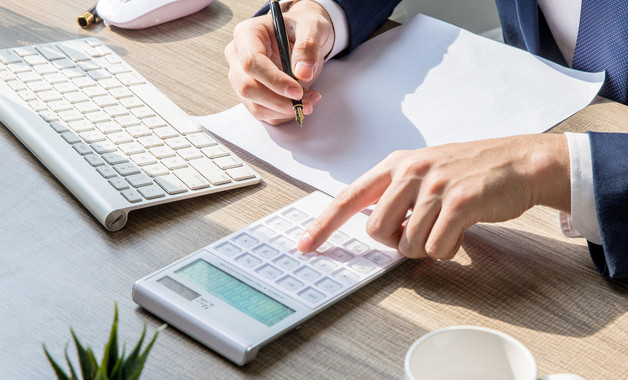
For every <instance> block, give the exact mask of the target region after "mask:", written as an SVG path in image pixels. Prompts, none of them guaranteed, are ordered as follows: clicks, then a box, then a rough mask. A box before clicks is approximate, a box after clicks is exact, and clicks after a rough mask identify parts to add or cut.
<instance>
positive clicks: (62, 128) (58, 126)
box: [50, 121, 70, 133]
mask: <svg viewBox="0 0 628 380" xmlns="http://www.w3.org/2000/svg"><path fill="white" fill-rule="evenodd" d="M50 126H51V127H52V129H54V130H55V132H57V133H63V132H68V131H69V130H70V129H69V128H68V125H67V124H66V123H63V122H60V121H53V122H52V123H50Z"/></svg>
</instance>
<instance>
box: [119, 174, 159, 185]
mask: <svg viewBox="0 0 628 380" xmlns="http://www.w3.org/2000/svg"><path fill="white" fill-rule="evenodd" d="M125 179H126V180H127V182H128V183H129V184H130V185H131V186H133V187H142V186H148V185H151V184H152V183H153V180H152V179H151V178H150V177H149V176H147V175H146V174H144V173H139V174H132V175H129V176H126V178H125Z"/></svg>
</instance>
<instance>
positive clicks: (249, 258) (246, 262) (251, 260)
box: [235, 253, 262, 268]
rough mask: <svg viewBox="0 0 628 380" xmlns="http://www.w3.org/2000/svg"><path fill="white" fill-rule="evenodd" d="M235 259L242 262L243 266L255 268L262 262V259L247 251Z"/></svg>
mask: <svg viewBox="0 0 628 380" xmlns="http://www.w3.org/2000/svg"><path fill="white" fill-rule="evenodd" d="M235 261H237V262H239V263H240V264H242V266H244V267H246V268H253V267H256V266H258V265H259V264H261V263H262V260H260V259H258V258H257V257H255V256H253V255H251V254H250V253H245V254H244V255H242V256H238V257H237V258H236V259H235Z"/></svg>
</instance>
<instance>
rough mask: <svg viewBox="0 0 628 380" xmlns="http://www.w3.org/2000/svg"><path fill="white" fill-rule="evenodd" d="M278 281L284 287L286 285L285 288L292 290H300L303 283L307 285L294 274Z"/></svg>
mask: <svg viewBox="0 0 628 380" xmlns="http://www.w3.org/2000/svg"><path fill="white" fill-rule="evenodd" d="M277 283H278V284H279V285H281V286H282V287H284V288H285V289H288V290H290V291H292V292H295V291H297V290H299V289H300V288H302V287H303V285H305V284H304V283H302V282H301V281H299V280H297V279H296V278H294V277H292V276H286V277H284V278H282V279H281V280H279V281H277Z"/></svg>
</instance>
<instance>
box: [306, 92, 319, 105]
mask: <svg viewBox="0 0 628 380" xmlns="http://www.w3.org/2000/svg"><path fill="white" fill-rule="evenodd" d="M321 98H322V96H321V94H319V93H318V92H316V91H314V92H312V93H311V94H310V96H309V99H310V102H312V104H313V105H317V104H318V102H320V101H321Z"/></svg>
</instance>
